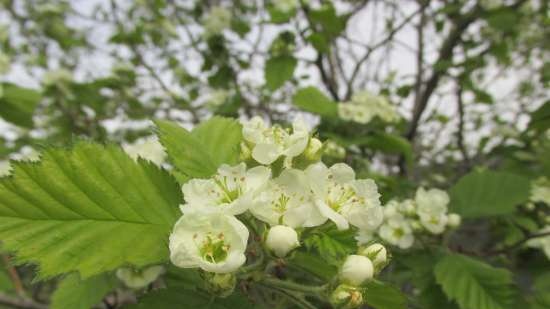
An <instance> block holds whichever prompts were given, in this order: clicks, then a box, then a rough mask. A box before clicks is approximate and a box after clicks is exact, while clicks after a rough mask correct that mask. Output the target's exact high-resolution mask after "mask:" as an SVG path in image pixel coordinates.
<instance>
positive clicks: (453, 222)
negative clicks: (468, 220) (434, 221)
mask: <svg viewBox="0 0 550 309" xmlns="http://www.w3.org/2000/svg"><path fill="white" fill-rule="evenodd" d="M461 222H462V218H461V217H460V215H458V214H449V216H448V217H447V225H449V226H450V227H452V228H456V227H458V226H459V225H460V223H461Z"/></svg>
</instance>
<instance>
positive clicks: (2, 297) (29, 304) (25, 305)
mask: <svg viewBox="0 0 550 309" xmlns="http://www.w3.org/2000/svg"><path fill="white" fill-rule="evenodd" d="M0 304H2V305H6V306H11V307H13V308H22V309H48V306H47V305H45V304H41V303H37V302H35V301H34V300H32V299H28V298H20V297H12V296H8V295H6V294H4V293H2V292H0Z"/></svg>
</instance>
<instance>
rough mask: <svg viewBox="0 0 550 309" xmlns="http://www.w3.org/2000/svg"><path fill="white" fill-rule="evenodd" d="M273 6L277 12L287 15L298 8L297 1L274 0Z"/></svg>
mask: <svg viewBox="0 0 550 309" xmlns="http://www.w3.org/2000/svg"><path fill="white" fill-rule="evenodd" d="M273 6H274V7H275V9H276V10H277V11H280V12H283V13H288V12H290V11H292V10H295V9H296V8H297V7H298V0H274V1H273Z"/></svg>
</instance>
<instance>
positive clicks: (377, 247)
mask: <svg viewBox="0 0 550 309" xmlns="http://www.w3.org/2000/svg"><path fill="white" fill-rule="evenodd" d="M359 254H360V255H364V256H366V257H368V258H369V259H370V260H371V261H372V264H373V265H374V268H375V269H376V271H380V270H381V269H382V268H384V266H386V264H387V262H388V255H387V254H388V253H387V251H386V247H384V246H383V245H381V244H378V243H376V244H372V245H370V246H368V247H367V248H365V249H363V250H361V251H360V252H359Z"/></svg>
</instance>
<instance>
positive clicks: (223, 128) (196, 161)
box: [155, 117, 242, 182]
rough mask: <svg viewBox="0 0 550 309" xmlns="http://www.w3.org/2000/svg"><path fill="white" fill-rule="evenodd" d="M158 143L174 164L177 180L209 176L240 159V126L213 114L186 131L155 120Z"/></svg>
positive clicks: (171, 123)
mask: <svg viewBox="0 0 550 309" xmlns="http://www.w3.org/2000/svg"><path fill="white" fill-rule="evenodd" d="M155 123H156V125H157V128H158V135H159V139H160V142H161V143H162V145H163V146H164V148H165V149H166V152H167V153H168V156H169V158H170V160H171V162H172V163H173V164H174V166H175V167H176V169H177V171H178V172H179V175H178V173H177V172H176V175H177V176H178V179H179V180H180V181H181V182H184V181H185V180H186V179H187V178H189V177H191V178H201V177H202V178H204V177H209V176H211V175H212V174H214V173H215V172H216V170H217V169H218V167H219V166H220V165H221V164H223V163H227V164H236V163H237V162H238V159H239V153H240V144H241V140H242V127H241V125H240V124H239V123H238V122H237V121H236V120H233V119H229V118H222V117H213V118H211V119H209V120H208V121H205V122H203V123H201V124H200V125H199V126H197V127H196V128H195V129H194V130H193V131H191V132H189V131H187V130H186V129H184V128H182V127H181V126H179V125H178V124H177V123H175V122H170V121H161V120H159V121H156V122H155Z"/></svg>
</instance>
